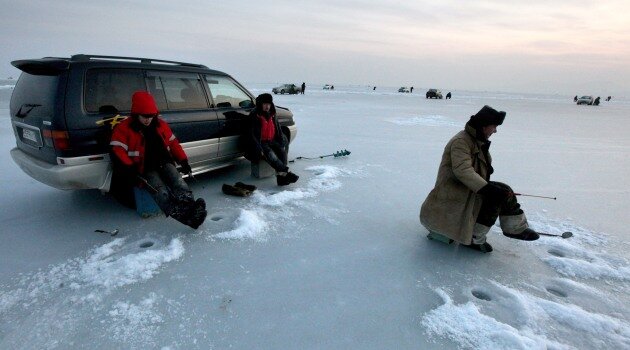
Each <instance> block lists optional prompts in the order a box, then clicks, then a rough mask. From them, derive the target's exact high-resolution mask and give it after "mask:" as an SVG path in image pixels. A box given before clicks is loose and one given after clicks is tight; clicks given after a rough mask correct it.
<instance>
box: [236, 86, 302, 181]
mask: <svg viewBox="0 0 630 350" xmlns="http://www.w3.org/2000/svg"><path fill="white" fill-rule="evenodd" d="M249 118H250V123H251V124H250V130H249V142H250V151H249V156H248V157H249V159H250V160H252V161H260V160H264V161H266V162H267V163H269V165H271V167H272V168H274V169H275V170H276V182H277V184H278V186H286V185H289V184H292V183H294V182H296V181H297V180H298V179H299V176H298V175H296V174H294V173H292V172H290V171H289V167H288V166H287V157H288V152H289V141H288V140H287V138H286V137H285V136H284V134H283V133H282V129H280V124H279V123H278V119H277V118H276V107H275V106H274V104H273V97H272V96H271V95H270V94H266V93H265V94H260V95H258V97H256V109H254V110H253V111H252V112H251V113H250V115H249Z"/></svg>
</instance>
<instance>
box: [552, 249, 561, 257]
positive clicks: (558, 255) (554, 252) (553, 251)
mask: <svg viewBox="0 0 630 350" xmlns="http://www.w3.org/2000/svg"><path fill="white" fill-rule="evenodd" d="M548 252H549V254H551V255H554V256H557V257H560V258H564V252H563V251H561V250H558V249H549V250H548Z"/></svg>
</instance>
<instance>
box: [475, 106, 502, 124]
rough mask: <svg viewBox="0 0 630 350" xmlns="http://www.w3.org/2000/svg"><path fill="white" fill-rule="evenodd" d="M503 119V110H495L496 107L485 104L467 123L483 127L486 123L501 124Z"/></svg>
mask: <svg viewBox="0 0 630 350" xmlns="http://www.w3.org/2000/svg"><path fill="white" fill-rule="evenodd" d="M504 119H505V112H503V111H497V110H496V109H494V108H492V107H490V106H488V105H485V106H483V108H481V109H480V110H479V112H477V114H475V115H473V116H471V117H470V121H469V123H470V124H471V125H472V126H474V127H483V126H488V125H501V124H503V120H504Z"/></svg>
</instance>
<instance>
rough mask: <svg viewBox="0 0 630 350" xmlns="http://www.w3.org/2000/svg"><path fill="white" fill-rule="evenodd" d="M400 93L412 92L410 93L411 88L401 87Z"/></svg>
mask: <svg viewBox="0 0 630 350" xmlns="http://www.w3.org/2000/svg"><path fill="white" fill-rule="evenodd" d="M398 92H411V91H409V88H408V87H406V86H403V87H401V88H400V89H398Z"/></svg>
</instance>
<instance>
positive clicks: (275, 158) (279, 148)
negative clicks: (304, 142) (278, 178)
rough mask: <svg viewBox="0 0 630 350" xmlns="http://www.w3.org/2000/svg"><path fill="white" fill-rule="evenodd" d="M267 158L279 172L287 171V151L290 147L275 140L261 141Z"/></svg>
mask: <svg viewBox="0 0 630 350" xmlns="http://www.w3.org/2000/svg"><path fill="white" fill-rule="evenodd" d="M260 146H261V147H262V150H263V154H264V155H265V160H266V161H267V163H269V165H271V167H272V168H274V169H275V170H276V171H279V172H287V171H289V168H288V167H287V153H288V149H287V147H286V146H283V145H281V144H279V143H278V142H275V141H263V142H261V143H260Z"/></svg>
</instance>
